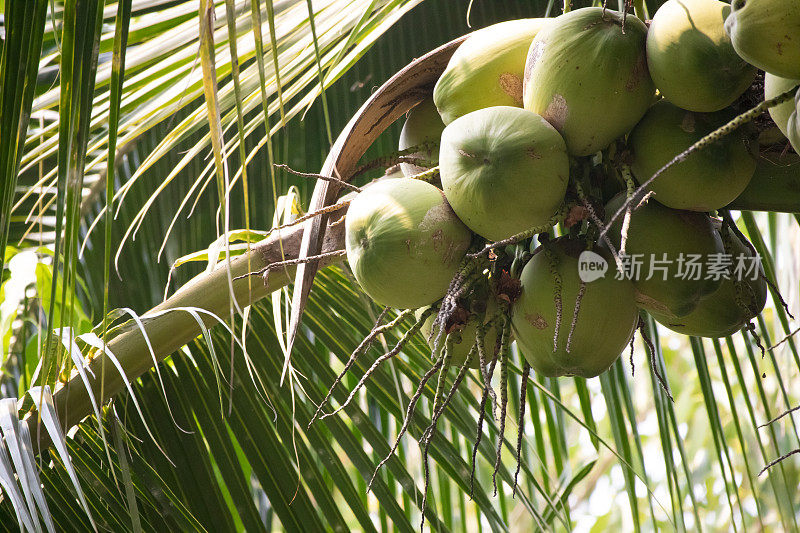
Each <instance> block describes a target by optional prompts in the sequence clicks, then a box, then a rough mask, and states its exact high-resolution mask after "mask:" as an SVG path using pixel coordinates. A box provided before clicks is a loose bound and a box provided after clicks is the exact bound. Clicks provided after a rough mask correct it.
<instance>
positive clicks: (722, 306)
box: [650, 228, 767, 337]
mask: <svg viewBox="0 0 800 533" xmlns="http://www.w3.org/2000/svg"><path fill="white" fill-rule="evenodd" d="M720 231H721V232H723V239H722V240H723V242H725V244H726V246H725V253H726V254H729V255H730V257H731V269H730V272H729V273H728V276H729V277H728V278H727V279H723V280H722V282H721V283H720V286H719V288H717V290H716V291H714V292H713V293H711V294H709V295H708V296H706V297H705V298H703V299H701V300H700V302H699V303H698V304H697V307H696V308H695V309H694V311H692V312H691V313H689V314H688V315H686V316H685V317H681V318H675V317H669V316H665V315H662V314H659V313H658V312H655V311H651V312H650V314H651V315H653V318H655V319H656V320H657V321H658V322H659V323H660V324H663V325H664V326H666V327H668V328H669V329H671V330H673V331H677V332H678V333H683V334H684V335H693V336H696V337H727V336H728V335H733V334H734V333H736V332H737V331H739V330H740V329H742V328H743V327H744V326H745V325H746V324H747V323H748V322H750V320H751V319H753V318H754V317H755V316H756V315H757V314H758V313H760V312H761V310H762V309H764V305H765V304H766V302H767V282H766V280H765V278H764V269H763V268H762V267H761V263H760V262H759V261H756V262H753V261H752V259H753V258H754V257H757V256H755V254H754V253H753V250H752V249H751V248H750V247H749V246H747V245H746V244H745V243H744V242H742V240H741V239H740V238H739V237H738V236H737V235H735V234H734V233H733V232H732V231H730V229H727V228H721V229H720ZM737 285H738V287H737Z"/></svg>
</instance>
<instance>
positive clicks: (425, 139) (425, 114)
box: [398, 98, 444, 176]
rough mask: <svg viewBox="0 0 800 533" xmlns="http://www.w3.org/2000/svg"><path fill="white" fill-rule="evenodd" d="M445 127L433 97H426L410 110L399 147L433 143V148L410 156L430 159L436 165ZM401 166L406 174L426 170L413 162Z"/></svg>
mask: <svg viewBox="0 0 800 533" xmlns="http://www.w3.org/2000/svg"><path fill="white" fill-rule="evenodd" d="M443 129H444V123H443V122H442V119H441V117H440V116H439V112H438V111H437V110H436V106H435V105H434V103H433V99H432V98H426V99H425V100H423V101H422V102H420V103H418V104H417V105H416V106H414V107H413V108H412V109H411V111H409V112H408V115H407V117H406V121H405V123H404V124H403V129H402V130H401V131H400V146H399V147H398V148H399V149H400V150H405V149H407V148H411V147H412V146H419V145H421V144H423V143H431V144H432V146H434V147H433V148H432V149H430V150H425V151H421V152H415V153H413V154H409V155H408V156H409V157H415V158H419V159H424V160H426V161H430V162H431V163H433V164H434V165H435V164H438V163H439V141H440V139H441V137H442V130H443ZM400 168H401V170H402V171H403V174H404V175H406V176H413V175H415V174H419V173H420V172H424V171H425V170H426V169H425V168H422V167H420V166H417V165H414V164H412V163H401V164H400Z"/></svg>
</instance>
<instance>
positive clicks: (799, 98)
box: [786, 91, 800, 154]
mask: <svg viewBox="0 0 800 533" xmlns="http://www.w3.org/2000/svg"><path fill="white" fill-rule="evenodd" d="M786 138H787V139H789V142H790V143H792V146H793V147H794V151H795V152H797V153H798V154H800V91H797V94H795V96H794V110H793V111H792V114H791V115H789V122H787V123H786Z"/></svg>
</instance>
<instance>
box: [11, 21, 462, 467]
mask: <svg viewBox="0 0 800 533" xmlns="http://www.w3.org/2000/svg"><path fill="white" fill-rule="evenodd" d="M465 38H466V36H462V37H459V38H457V39H454V40H452V41H450V42H448V43H446V44H444V45H442V46H441V47H439V48H437V49H435V50H433V51H431V52H429V53H427V54H425V55H424V56H422V57H420V58H417V59H415V60H414V61H412V62H411V63H409V64H408V65H407V66H406V67H405V68H403V69H402V70H400V71H399V72H398V73H397V74H395V75H394V76H393V77H392V78H390V79H389V80H388V81H387V82H386V83H384V84H383V85H382V86H381V87H380V88H379V89H378V90H377V91H375V92H374V93H373V95H372V96H371V97H370V98H369V100H367V101H366V102H365V103H364V104H363V105H362V107H361V108H360V109H359V111H358V112H357V113H356V114H355V115H354V116H353V118H352V119H351V120H350V122H348V124H347V126H345V128H344V130H343V131H342V133H341V134H340V135H339V137H338V138H337V140H336V142H335V143H334V145H333V148H332V149H331V151H330V153H329V154H328V157H327V158H326V160H325V163H324V165H323V167H322V171H321V172H320V174H322V175H324V176H331V177H336V178H341V179H344V180H345V181H346V180H348V179H349V178H350V176H351V175H352V173H353V172H354V171H355V169H356V165H357V163H358V161H359V159H361V157H362V156H363V155H364V153H365V152H366V150H367V148H369V146H370V145H371V144H372V143H373V142H374V141H375V139H377V138H378V136H379V135H380V134H381V133H383V131H385V130H386V129H387V128H388V127H389V126H390V125H391V124H392V123H393V122H394V121H395V120H397V119H398V118H400V117H401V116H402V115H403V114H405V113H406V112H408V111H409V110H410V109H411V108H412V107H414V106H415V105H416V104H417V103H419V102H420V101H422V100H423V99H424V98H425V97H427V96H430V94H431V93H432V92H433V86H434V84H435V83H436V80H437V79H438V78H439V76H440V75H441V73H442V72H443V71H444V68H445V67H446V65H447V62H448V61H449V59H450V57H451V56H452V55H453V52H454V51H455V49H456V48H457V47H458V45H459V44H461V42H462V41H463V40H464V39H465ZM340 188H341V186H340V185H339V184H337V183H335V182H330V181H324V180H318V182H317V186H316V188H315V190H314V195H313V198H312V201H311V206H310V209H309V210H310V211H316V210H318V209H320V208H322V207H326V206H329V205H332V204H334V203H335V202H336V199H337V196H338V193H339V190H340ZM344 213H345V207H344V206H343V207H342V208H341V210H338V209H337V210H334V211H332V212H330V213H326V214H324V215H321V216H318V217H314V218H313V219H311V220H309V221H308V222H307V223H305V224H304V225H302V226H297V227H293V228H287V229H284V230H280V231H275V232H273V233H272V234H271V235H270V236H269V237H267V238H266V239H264V240H262V241H260V242H259V243H257V244H255V245H253V247H252V248H251V249H250V250H249V251H248V252H246V253H245V254H243V255H241V256H238V257H236V258H233V259H231V261H230V263H229V267H226V265H225V264H224V263H221V264H220V265H218V267H217V268H216V269H215V270H213V271H211V272H207V273H203V274H200V275H199V276H197V277H195V278H194V279H192V280H191V281H189V282H188V283H187V284H186V285H184V286H183V287H181V288H180V289H179V290H178V291H177V292H175V294H173V295H172V296H170V297H169V298H168V299H166V300H165V301H164V302H162V303H161V304H159V305H157V306H155V307H154V308H153V309H151V310H150V311H148V312H147V313H145V314H144V315H142V317H141V318H142V322H143V324H144V328H143V329H144V334H146V335H147V339H149V341H150V346H151V347H152V349H153V353H154V356H155V359H156V360H157V361H162V360H163V359H165V358H166V357H167V356H169V355H170V354H172V353H173V352H175V351H176V350H178V349H179V348H181V347H182V346H184V345H186V344H187V343H189V342H191V341H192V340H193V339H195V338H196V337H197V336H198V335H200V334H201V333H202V329H201V328H200V326H199V324H198V323H197V321H196V320H195V319H194V317H192V316H191V315H190V314H189V313H187V312H185V311H180V310H178V309H179V308H181V307H192V308H197V309H202V310H204V311H207V312H208V313H212V314H213V315H215V316H222V317H224V316H227V314H228V312H229V309H230V307H231V305H233V300H234V299H235V301H236V303H237V304H238V305H239V306H240V307H241V306H246V305H251V304H253V303H255V302H257V301H259V300H261V299H262V298H264V297H265V296H267V295H268V294H270V293H271V292H273V291H275V290H278V289H280V288H282V287H284V286H286V285H288V284H289V283H290V282H291V281H292V279H293V277H294V276H297V277H298V279H302V280H303V281H302V283H298V284H297V285H296V286H297V287H298V289H297V290H295V295H296V298H299V300H300V302H302V305H301V306H300V311H302V307H303V306H304V304H305V302H306V300H307V297H308V292H309V291H310V289H311V283H312V282H313V278H314V273H316V271H317V269H319V268H323V267H326V266H329V265H330V264H333V263H336V262H341V261H342V259H343V257H342V256H341V255H339V256H336V257H327V258H324V259H320V260H317V261H314V262H313V264H308V265H306V264H300V265H298V266H294V265H291V266H287V267H286V268H279V269H275V270H273V271H271V272H270V274H269V276H268V278H267V281H266V282H264V281H262V280H261V279H258V278H257V277H252V278H250V279H248V277H247V276H246V274H248V273H250V272H257V271H260V270H262V269H265V268H267V267H269V265H272V264H274V263H277V262H280V261H284V260H287V259H297V258H306V257H308V256H309V255H319V254H324V253H328V252H334V251H339V250H343V249H344V224H336V225H333V226H331V225H329V224H328V221H329V220H330V221H336V220H338V219H340V218H341V217H342V216H344ZM304 247H305V248H304ZM310 248H313V249H314V250H315V253H313V254H309V253H308V250H309V249H310ZM304 250H305V253H304ZM307 266H308V267H309V268H310V270H309V269H307V268H306V267H307ZM228 270H229V271H230V275H231V278H236V277H239V276H245V277H243V278H241V279H236V280H234V281H233V290H232V291H230V290H229V285H228ZM171 309H172V310H175V311H174V312H168V313H164V312H165V311H169V310H171ZM295 310H296V307H293V313H294V312H295ZM201 317H202V319H203V321H204V322H205V325H206V326H207V327H212V326H213V325H214V324H215V323H216V320H215V319H214V318H213V317H212V316H210V315H206V314H201ZM295 327H299V314H298V315H297V317H296V322H295ZM295 333H296V330H295ZM144 334H143V332H142V331H141V330H139V329H138V328H137V327H136V326H130V327H127V328H126V329H125V330H124V331H122V332H120V333H119V334H117V335H116V336H115V337H114V338H112V339H111V340H109V341H108V345H107V347H108V349H109V350H110V351H111V353H113V354H114V356H115V357H116V358H117V360H118V361H119V363H120V365H121V367H122V368H123V370H124V371H125V375H126V377H127V379H128V380H131V381H132V380H134V379H136V378H138V377H139V376H141V375H142V374H144V373H145V372H147V371H148V370H150V369H151V368H152V367H153V355H151V353H150V350H149V348H148V344H147V341H146V340H145V336H144ZM87 366H88V370H89V371H88V372H87V374H88V377H89V380H90V384H91V390H92V394H93V395H94V397H95V399H96V400H97V402H98V404H102V403H104V402H106V401H108V400H109V399H111V398H113V397H114V396H115V395H116V394H118V393H119V392H121V391H122V390H124V389H125V380H124V379H123V378H122V376H121V375H120V374H119V372H118V371H117V369H116V367H115V365H114V363H113V362H112V361H111V360H110V359H109V357H108V356H107V355H106V354H105V353H97V354H96V356H95V357H94V358H93V359H92V360H91V362H89V363H88V365H87ZM53 400H54V403H55V408H56V411H57V413H58V415H59V421H60V423H61V425H62V427H63V428H64V429H67V428H70V427H72V426H73V425H75V424H77V423H79V422H80V421H81V420H83V419H84V418H85V417H86V416H87V415H89V414H90V413H91V412H92V404H91V400H90V396H89V394H88V392H87V389H86V387H85V386H84V384H83V382H82V380H81V378H80V376H79V375H78V373H77V371H74V370H73V372H72V374H71V375H70V377H69V379H68V380H67V381H66V382H60V383H58V384H57V385H56V387H55V390H54V392H53ZM20 403H21V405H20V408H24V409H25V410H26V413H25V416H24V418H23V422H24V423H25V424H27V426H28V429H29V430H30V431H31V433H32V434H33V435H38V439H34V440H35V442H34V445H35V448H36V450H37V452H38V451H39V450H41V449H44V448H46V447H48V446H49V445H50V439H49V436H48V435H47V433H46V432H45V431H41V432H39V431H37V430H36V426H37V424H38V422H39V416H38V413H37V412H36V411H35V408H34V407H32V405H31V402H30V399H28V400H27V401H26V400H25V399H24V398H23V400H21V401H20Z"/></svg>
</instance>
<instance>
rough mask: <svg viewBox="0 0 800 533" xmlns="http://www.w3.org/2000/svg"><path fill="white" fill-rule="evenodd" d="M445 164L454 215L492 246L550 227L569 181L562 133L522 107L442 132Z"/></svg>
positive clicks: (480, 115) (482, 114) (479, 114)
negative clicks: (549, 222) (544, 226)
mask: <svg viewBox="0 0 800 533" xmlns="http://www.w3.org/2000/svg"><path fill="white" fill-rule="evenodd" d="M439 163H440V173H441V178H442V188H443V189H444V193H445V195H446V196H447V200H448V201H449V202H450V205H451V206H453V210H454V211H455V212H456V214H457V215H458V216H459V218H460V219H461V220H463V221H464V223H465V224H466V225H467V226H468V227H469V228H470V229H471V230H472V231H474V232H475V233H477V234H479V235H481V236H482V237H485V238H487V239H489V240H493V241H497V240H501V239H505V238H507V237H511V236H512V235H515V234H517V233H519V232H521V231H525V230H527V229H530V228H532V227H535V226H539V225H542V224H544V223H545V222H547V221H548V220H549V219H550V218H551V217H552V216H553V215H554V214H555V212H556V210H557V209H558V208H559V206H560V205H561V203H562V202H563V200H564V193H565V192H566V190H567V181H568V179H569V158H568V156H567V151H566V146H565V145H564V140H563V139H562V138H561V135H559V134H558V132H557V131H556V130H555V128H553V127H552V126H551V125H550V124H548V122H547V121H546V120H544V119H543V118H542V117H540V116H539V115H537V114H536V113H532V112H530V111H526V110H524V109H520V108H517V107H506V106H497V107H489V108H486V109H481V110H478V111H473V112H472V113H469V114H467V115H464V116H463V117H460V118H458V119H456V120H454V121H453V122H452V123H450V125H448V126H447V127H446V128H445V130H444V132H443V133H442V144H441V148H440V155H439Z"/></svg>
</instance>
